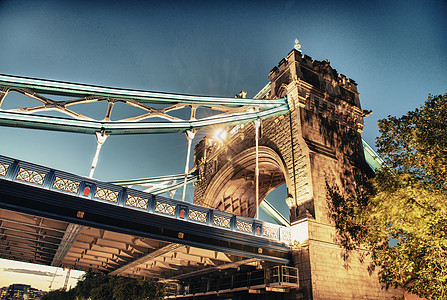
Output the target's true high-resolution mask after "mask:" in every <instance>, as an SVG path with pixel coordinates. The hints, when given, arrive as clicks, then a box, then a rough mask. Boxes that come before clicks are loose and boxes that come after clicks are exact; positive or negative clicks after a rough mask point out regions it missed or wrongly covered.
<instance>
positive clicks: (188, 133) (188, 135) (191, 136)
mask: <svg viewBox="0 0 447 300" xmlns="http://www.w3.org/2000/svg"><path fill="white" fill-rule="evenodd" d="M193 111H194V110H193ZM192 119H195V117H194V116H193V115H191V120H192ZM195 135H196V131H195V130H187V131H186V138H187V139H188V153H187V154H186V164H185V173H184V174H185V180H184V182H183V194H182V201H185V194H186V182H187V179H188V173H189V157H190V156H191V146H192V140H193V139H194V136H195Z"/></svg>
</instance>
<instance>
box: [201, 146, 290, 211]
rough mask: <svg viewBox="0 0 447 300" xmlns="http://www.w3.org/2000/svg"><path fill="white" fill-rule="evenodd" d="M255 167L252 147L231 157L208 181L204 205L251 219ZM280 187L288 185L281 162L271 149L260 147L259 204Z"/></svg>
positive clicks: (254, 206) (254, 209) (285, 172)
mask: <svg viewBox="0 0 447 300" xmlns="http://www.w3.org/2000/svg"><path fill="white" fill-rule="evenodd" d="M255 166H256V150H255V148H254V147H252V148H249V149H246V150H245V151H243V152H241V153H240V154H238V155H236V156H235V157H233V158H232V159H231V160H229V161H228V162H227V163H226V164H225V165H224V166H223V167H222V168H221V169H220V170H219V171H218V172H217V173H216V174H215V176H214V178H213V179H212V180H211V181H210V184H209V185H208V188H207V190H206V192H205V194H204V204H205V205H206V206H209V207H212V208H216V209H219V210H222V211H226V212H230V213H233V214H237V215H240V216H244V217H251V218H253V217H254V216H255V214H256V194H255V193H256V186H255ZM283 184H286V186H290V179H289V176H288V173H287V169H286V168H285V165H284V162H283V160H282V159H281V157H280V156H279V155H278V153H276V152H275V151H274V150H273V149H271V148H269V147H266V146H259V204H260V203H261V202H262V201H263V200H264V199H265V198H266V196H267V195H268V194H269V193H271V192H272V191H273V190H275V189H276V188H277V187H279V186H282V185H283ZM284 200H285V199H284Z"/></svg>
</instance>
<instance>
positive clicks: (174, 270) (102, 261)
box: [0, 156, 290, 278]
mask: <svg viewBox="0 0 447 300" xmlns="http://www.w3.org/2000/svg"><path fill="white" fill-rule="evenodd" d="M0 208H1V210H0V230H1V231H0V234H1V237H0V257H3V258H11V259H15V260H25V261H30V262H34V263H40V264H47V265H55V266H64V267H70V268H74V269H81V270H93V271H101V272H106V273H111V274H119V275H126V274H127V275H133V276H143V277H160V278H170V277H173V276H179V275H181V274H185V273H188V272H193V271H197V270H203V269H204V268H205V269H206V268H210V270H213V268H214V269H215V268H216V267H225V266H226V265H227V266H228V265H230V266H231V265H232V264H235V266H237V265H238V264H247V265H250V264H252V265H253V264H257V263H259V261H270V262H274V263H288V261H289V258H290V248H289V245H288V243H289V241H288V239H289V236H290V233H289V231H288V230H289V229H288V228H286V227H282V226H278V225H274V224H269V223H265V222H262V221H258V220H254V219H250V218H243V217H240V216H236V215H232V214H228V213H224V212H221V211H217V210H213V209H209V208H205V207H201V206H197V205H193V204H190V203H186V202H182V201H176V200H172V199H168V198H164V197H160V196H155V195H151V194H148V193H143V192H141V191H138V190H133V189H128V188H123V187H119V186H116V185H112V184H108V183H105V182H101V181H97V180H94V179H90V178H85V177H80V176H76V175H73V174H69V173H66V172H62V171H58V170H53V169H49V168H46V167H42V166H39V165H35V164H31V163H27V162H24V161H18V160H14V159H12V158H8V157H4V156H0Z"/></svg>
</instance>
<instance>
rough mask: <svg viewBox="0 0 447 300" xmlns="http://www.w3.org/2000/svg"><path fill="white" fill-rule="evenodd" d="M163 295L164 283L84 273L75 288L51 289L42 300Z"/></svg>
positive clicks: (124, 299)
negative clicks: (67, 289)
mask: <svg viewBox="0 0 447 300" xmlns="http://www.w3.org/2000/svg"><path fill="white" fill-rule="evenodd" d="M164 295H165V294H164V285H162V284H160V283H157V282H155V281H148V280H143V279H135V278H128V277H119V276H109V275H105V274H95V273H86V274H85V275H83V277H82V278H81V280H80V281H78V284H77V285H76V287H75V288H73V289H71V290H70V291H68V292H65V291H62V290H56V291H52V292H50V293H48V294H47V295H45V297H44V298H43V300H53V299H54V300H75V299H77V300H87V299H91V300H129V299H132V300H134V299H135V300H143V299H151V300H157V299H163V297H164Z"/></svg>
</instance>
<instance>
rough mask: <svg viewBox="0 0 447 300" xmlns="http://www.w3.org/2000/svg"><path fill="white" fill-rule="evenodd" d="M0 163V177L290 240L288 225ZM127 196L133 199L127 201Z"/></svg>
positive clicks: (5, 161)
mask: <svg viewBox="0 0 447 300" xmlns="http://www.w3.org/2000/svg"><path fill="white" fill-rule="evenodd" d="M0 163H1V164H3V165H6V166H8V169H7V172H6V174H5V175H4V176H3V175H0V179H7V180H10V181H14V182H18V183H21V184H26V185H32V186H34V187H39V188H42V189H47V190H51V191H54V192H58V193H65V194H68V195H72V196H73V195H74V196H77V197H80V198H84V199H89V200H91V201H99V202H103V203H105V204H108V205H116V206H121V207H125V208H128V209H137V210H140V211H144V212H146V213H148V214H157V215H161V216H164V217H168V218H175V219H181V220H184V221H185V222H192V223H196V224H203V225H206V226H208V227H215V228H220V229H225V230H229V231H233V232H237V233H241V234H246V235H249V236H255V237H262V238H266V239H269V240H273V241H276V242H280V243H284V244H287V245H288V244H289V242H290V240H288V239H286V238H285V237H286V236H290V235H288V234H287V233H288V232H289V231H290V229H289V228H287V227H285V226H279V225H276V224H270V223H267V222H263V221H259V220H255V219H252V218H246V217H241V216H238V215H234V214H230V213H226V212H222V211H219V210H216V209H211V208H207V207H202V206H199V205H195V204H191V203H187V202H184V201H178V200H174V199H169V198H166V197H161V196H158V195H153V194H149V193H145V192H142V191H138V190H134V189H129V188H125V187H121V186H117V185H114V184H110V183H106V182H102V181H99V180H95V179H91V178H87V177H81V176H77V175H74V174H70V173H66V172H62V171H59V170H54V169H50V168H47V167H43V166H39V165H36V164H32V163H28V162H25V161H20V160H15V159H12V158H9V157H5V156H1V155H0ZM24 171H28V172H30V173H36V174H41V175H42V177H43V182H42V184H40V182H36V181H35V180H34V179H33V178H32V177H26V178H23V177H18V175H19V174H20V172H24ZM39 178H40V177H39ZM27 179H29V180H27ZM62 179H63V180H65V184H64V183H62V185H59V186H58V185H57V180H62ZM62 187H63V188H62ZM129 199H132V200H130V201H129ZM238 223H239V224H241V223H244V224H248V225H247V226H250V225H251V231H248V230H246V227H241V226H240V225H239V226H238Z"/></svg>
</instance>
